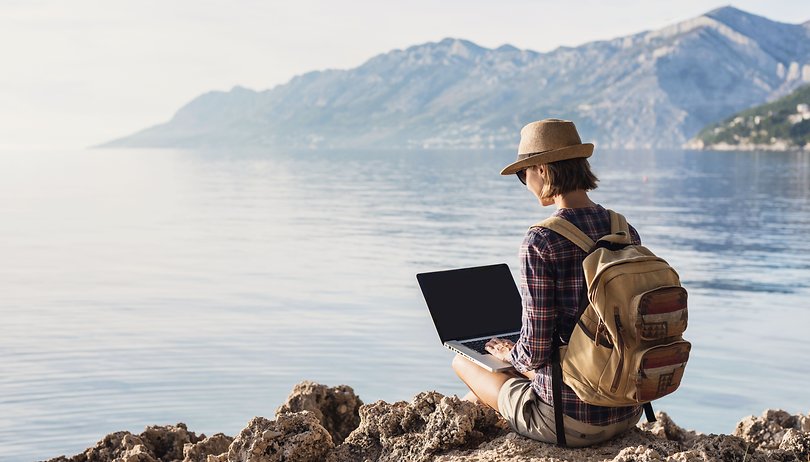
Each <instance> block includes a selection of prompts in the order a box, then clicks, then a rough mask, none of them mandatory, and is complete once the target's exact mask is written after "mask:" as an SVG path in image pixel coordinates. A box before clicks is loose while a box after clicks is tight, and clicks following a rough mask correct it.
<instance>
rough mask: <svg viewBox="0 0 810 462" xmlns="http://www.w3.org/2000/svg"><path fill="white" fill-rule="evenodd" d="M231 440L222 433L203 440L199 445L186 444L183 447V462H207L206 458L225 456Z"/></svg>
mask: <svg viewBox="0 0 810 462" xmlns="http://www.w3.org/2000/svg"><path fill="white" fill-rule="evenodd" d="M231 442H233V438H231V437H230V436H226V435H224V434H222V433H217V434H215V435H213V436H209V437H208V438H205V439H203V440H202V441H200V442H199V443H186V444H185V445H184V446H183V462H209V459H208V456H219V455H221V454H224V455H225V458H226V459H227V456H228V447H229V446H230V445H231Z"/></svg>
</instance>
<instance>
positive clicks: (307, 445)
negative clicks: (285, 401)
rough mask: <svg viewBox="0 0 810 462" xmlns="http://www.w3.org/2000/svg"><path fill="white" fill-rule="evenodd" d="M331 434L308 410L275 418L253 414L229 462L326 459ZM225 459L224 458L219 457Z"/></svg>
mask: <svg viewBox="0 0 810 462" xmlns="http://www.w3.org/2000/svg"><path fill="white" fill-rule="evenodd" d="M332 448H334V443H332V437H331V436H330V435H329V432H327V431H326V429H324V428H323V426H321V424H320V422H319V421H318V419H317V418H316V417H315V415H313V414H312V413H310V412H308V411H303V412H296V413H285V414H281V415H279V416H278V417H277V418H276V420H267V419H265V418H264V417H254V418H253V419H252V420H251V421H250V422H248V425H247V427H245V428H244V429H242V431H241V432H240V433H239V435H238V436H237V437H236V438H234V440H233V442H232V443H231V445H230V448H229V449H228V456H227V460H228V462H280V461H285V462H309V461H320V460H324V458H325V457H326V455H327V453H328V452H329V451H330V450H331V449H332ZM219 460H222V459H219Z"/></svg>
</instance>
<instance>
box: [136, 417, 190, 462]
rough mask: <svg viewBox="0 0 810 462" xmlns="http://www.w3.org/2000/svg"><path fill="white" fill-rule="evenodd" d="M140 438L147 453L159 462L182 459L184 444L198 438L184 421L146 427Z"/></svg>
mask: <svg viewBox="0 0 810 462" xmlns="http://www.w3.org/2000/svg"><path fill="white" fill-rule="evenodd" d="M140 438H141V440H143V442H144V445H145V446H146V448H147V449H148V454H150V455H151V456H152V457H154V458H155V459H157V460H159V461H161V462H170V461H181V460H183V458H184V456H183V448H184V446H185V445H186V444H194V443H197V442H198V441H199V440H200V438H198V437H197V435H195V434H194V433H193V432H189V431H188V427H186V424H184V423H178V424H177V425H167V426H157V425H155V426H151V427H146V430H144V431H143V433H141V435H140Z"/></svg>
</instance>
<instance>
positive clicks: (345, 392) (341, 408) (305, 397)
mask: <svg viewBox="0 0 810 462" xmlns="http://www.w3.org/2000/svg"><path fill="white" fill-rule="evenodd" d="M362 405H363V402H362V401H361V400H360V398H358V397H357V395H355V394H354V390H353V389H352V388H351V387H349V386H347V385H339V386H337V387H327V386H326V385H321V384H319V383H314V382H309V381H304V382H301V383H299V384H297V385H296V386H295V387H294V388H293V390H292V392H291V393H290V395H289V396H288V397H287V402H286V403H284V404H283V405H282V406H281V407H279V408H278V410H277V411H276V416H277V417H278V416H280V415H281V414H287V413H292V412H301V411H309V412H311V413H312V414H313V415H314V416H315V417H316V418H317V419H318V421H319V422H320V423H321V425H322V426H323V427H324V428H325V429H326V431H328V432H329V434H330V435H332V441H333V442H334V443H335V444H340V443H342V442H343V440H345V439H346V437H347V436H349V433H351V432H352V431H353V430H354V429H355V428H357V427H358V426H359V425H360V406H362Z"/></svg>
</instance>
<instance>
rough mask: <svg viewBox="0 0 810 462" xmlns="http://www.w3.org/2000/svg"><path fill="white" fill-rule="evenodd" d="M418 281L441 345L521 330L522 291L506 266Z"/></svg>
mask: <svg viewBox="0 0 810 462" xmlns="http://www.w3.org/2000/svg"><path fill="white" fill-rule="evenodd" d="M416 279H417V280H418V281H419V286H420V287H421V288H422V294H423V295H424V296H425V301H426V302H427V305H428V309H429V310H430V315H431V317H432V318H433V323H434V324H435V325H436V330H437V331H438V332H439V338H440V339H441V341H442V342H446V341H449V340H458V339H469V338H475V337H484V336H486V335H492V334H502V333H505V332H516V331H519V330H520V323H521V321H520V315H521V309H522V305H521V299H520V292H518V288H517V286H516V285H515V280H514V279H513V278H512V273H510V272H509V267H508V266H507V265H506V264H505V263H502V264H499V265H490V266H478V267H475V268H462V269H455V270H449V271H437V272H433V273H421V274H417V275H416Z"/></svg>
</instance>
